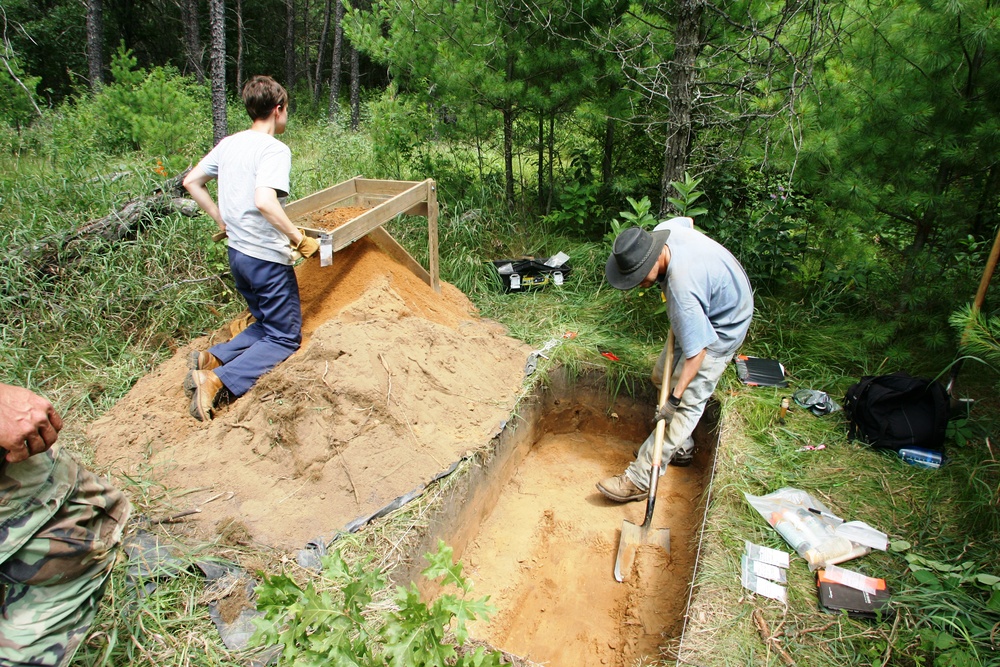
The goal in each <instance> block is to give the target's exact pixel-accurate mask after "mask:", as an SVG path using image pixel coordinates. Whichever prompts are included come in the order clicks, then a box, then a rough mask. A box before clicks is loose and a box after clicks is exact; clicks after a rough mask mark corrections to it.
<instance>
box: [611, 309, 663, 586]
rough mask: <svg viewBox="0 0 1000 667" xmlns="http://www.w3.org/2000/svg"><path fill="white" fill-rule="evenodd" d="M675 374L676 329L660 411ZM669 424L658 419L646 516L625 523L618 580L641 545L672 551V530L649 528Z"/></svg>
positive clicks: (626, 573)
mask: <svg viewBox="0 0 1000 667" xmlns="http://www.w3.org/2000/svg"><path fill="white" fill-rule="evenodd" d="M673 374H674V332H673V329H671V330H670V332H669V333H668V334H667V359H666V364H665V365H664V367H663V382H662V383H661V384H660V403H659V406H657V411H659V410H660V409H662V408H663V406H664V405H666V403H667V398H668V397H669V396H670V378H671V377H672V376H673ZM666 430H667V425H666V422H664V421H663V420H662V419H660V420H658V421H657V422H656V434H655V435H654V436H653V464H652V467H651V468H650V469H649V495H648V496H647V497H646V518H645V519H644V520H643V522H642V525H641V526H637V525H635V524H634V523H632V522H631V521H629V520H628V519H626V520H625V521H623V522H622V536H621V541H619V542H618V558H616V559H615V579H617V580H618V581H619V582H623V581H625V580H626V579H627V578H628V577H629V576H630V575H631V574H632V566H633V565H634V564H635V552H636V551H637V550H638V549H639V546H640V545H642V544H652V545H653V546H660V547H663V548H664V549H666V551H667V553H670V529H669V528H650V524H652V522H653V507H654V505H655V504H656V484H657V482H658V481H659V479H660V463H662V461H663V435H664V433H666Z"/></svg>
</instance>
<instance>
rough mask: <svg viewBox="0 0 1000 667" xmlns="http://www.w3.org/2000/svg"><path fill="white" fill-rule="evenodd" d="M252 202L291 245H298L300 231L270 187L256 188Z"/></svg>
mask: <svg viewBox="0 0 1000 667" xmlns="http://www.w3.org/2000/svg"><path fill="white" fill-rule="evenodd" d="M254 204H255V205H256V206H257V210H259V211H260V214H261V215H263V216H264V219H265V220H267V221H268V222H269V223H271V225H273V226H274V228H275V229H277V230H278V231H279V232H281V233H282V234H284V235H285V236H287V237H288V240H289V242H291V244H292V245H293V246H296V245H298V243H299V241H301V240H302V232H300V231H299V228H298V227H296V226H295V225H294V224H293V223H292V221H291V220H290V219H289V218H288V215H287V214H286V213H285V209H284V208H283V207H282V206H281V202H280V201H278V195H277V193H276V192H275V191H274V190H272V189H270V188H258V189H257V192H256V194H255V196H254Z"/></svg>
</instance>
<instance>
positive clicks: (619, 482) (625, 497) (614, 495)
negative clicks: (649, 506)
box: [597, 473, 649, 503]
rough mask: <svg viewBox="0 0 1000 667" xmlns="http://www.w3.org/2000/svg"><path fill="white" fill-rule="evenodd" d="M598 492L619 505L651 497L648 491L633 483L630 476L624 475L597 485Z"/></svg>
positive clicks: (610, 478)
mask: <svg viewBox="0 0 1000 667" xmlns="http://www.w3.org/2000/svg"><path fill="white" fill-rule="evenodd" d="M597 490H598V491H600V492H601V493H603V494H604V496H605V497H607V498H610V499H611V500H614V501H615V502H617V503H630V502H632V501H633V500H645V499H646V496H648V495H649V492H648V491H643V490H642V489H640V488H639V487H638V486H636V485H635V484H633V483H632V480H630V479H629V478H628V475H626V474H625V473H622V474H620V475H618V476H617V477H608V478H607V479H602V480H601V481H600V482H598V483H597Z"/></svg>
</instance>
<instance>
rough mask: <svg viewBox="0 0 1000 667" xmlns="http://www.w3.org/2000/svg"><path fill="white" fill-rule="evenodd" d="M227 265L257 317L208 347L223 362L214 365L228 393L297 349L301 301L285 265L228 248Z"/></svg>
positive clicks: (243, 388)
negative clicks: (248, 324) (232, 334)
mask: <svg viewBox="0 0 1000 667" xmlns="http://www.w3.org/2000/svg"><path fill="white" fill-rule="evenodd" d="M229 269H230V270H231V271H232V273H233V279H234V280H235V282H236V289H238V290H239V292H240V294H242V295H243V298H244V299H246V301H247V306H248V307H249V308H250V313H251V314H252V315H253V316H254V319H256V320H257V321H256V322H254V323H253V324H251V325H250V326H249V327H247V328H246V329H244V330H243V331H241V332H240V333H239V335H237V336H236V337H235V338H233V339H232V340H230V341H228V342H226V343H219V344H218V345H216V346H214V347H212V348H211V349H210V350H209V352H211V353H212V354H213V355H215V357H216V358H218V360H219V361H221V362H222V364H223V365H222V366H221V367H219V368H216V369H215V374H216V375H217V376H218V377H219V379H220V380H222V384H224V385H226V388H227V389H228V390H229V391H230V392H232V394H233V395H234V396H242V395H243V394H245V393H247V392H248V391H249V390H250V387H252V386H253V385H254V383H256V382H257V379H258V378H259V377H260V376H261V375H263V374H264V373H266V372H268V371H269V370H271V369H272V368H274V367H275V366H277V365H278V364H280V363H281V362H282V361H284V360H285V359H287V358H288V357H289V356H291V354H292V353H293V352H295V350H297V349H299V345H301V344H302V305H301V304H300V303H299V283H298V281H297V280H296V279H295V270H294V269H293V268H292V267H291V266H286V265H284V264H276V263H274V262H266V261H264V260H261V259H255V258H253V257H248V256H247V255H244V254H243V253H241V252H240V251H238V250H233V249H232V248H230V249H229Z"/></svg>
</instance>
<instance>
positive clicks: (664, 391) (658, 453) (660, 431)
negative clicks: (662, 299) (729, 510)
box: [642, 329, 674, 528]
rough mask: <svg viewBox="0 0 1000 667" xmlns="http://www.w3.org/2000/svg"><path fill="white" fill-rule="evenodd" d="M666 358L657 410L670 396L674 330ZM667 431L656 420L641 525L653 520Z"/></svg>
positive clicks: (662, 422)
mask: <svg viewBox="0 0 1000 667" xmlns="http://www.w3.org/2000/svg"><path fill="white" fill-rule="evenodd" d="M666 356H667V358H666V360H665V361H664V364H663V380H662V382H660V403H659V405H657V406H656V411H657V412H659V411H660V410H662V409H663V406H665V405H666V404H667V400H668V399H669V398H670V379H671V378H672V377H673V375H674V330H673V329H671V330H670V331H669V332H668V333H667V355H666ZM666 432H667V423H666V422H665V421H663V420H662V419H660V420H657V422H656V432H655V435H654V436H653V464H652V467H651V468H650V469H649V495H648V496H647V497H646V518H645V519H644V520H643V522H642V525H643V527H644V528H645V527H648V526H649V524H650V522H651V521H652V520H653V506H654V504H655V503H656V486H657V483H658V482H659V480H660V464H661V463H663V437H664V435H665V434H666Z"/></svg>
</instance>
